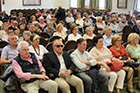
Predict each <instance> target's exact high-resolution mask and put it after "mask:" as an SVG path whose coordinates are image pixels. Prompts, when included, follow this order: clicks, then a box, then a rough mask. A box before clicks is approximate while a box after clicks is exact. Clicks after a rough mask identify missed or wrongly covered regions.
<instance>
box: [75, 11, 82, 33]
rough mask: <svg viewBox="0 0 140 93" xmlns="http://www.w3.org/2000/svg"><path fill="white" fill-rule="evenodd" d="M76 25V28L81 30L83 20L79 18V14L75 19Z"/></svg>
mask: <svg viewBox="0 0 140 93" xmlns="http://www.w3.org/2000/svg"><path fill="white" fill-rule="evenodd" d="M75 23H76V25H77V26H78V28H79V30H80V31H81V32H83V25H84V21H83V19H82V18H81V15H80V14H78V15H77V19H76V22H75Z"/></svg>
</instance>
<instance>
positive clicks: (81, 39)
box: [77, 38, 86, 45]
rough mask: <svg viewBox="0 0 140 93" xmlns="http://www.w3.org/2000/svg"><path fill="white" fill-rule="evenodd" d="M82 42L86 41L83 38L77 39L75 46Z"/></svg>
mask: <svg viewBox="0 0 140 93" xmlns="http://www.w3.org/2000/svg"><path fill="white" fill-rule="evenodd" d="M83 41H86V40H85V39H84V38H79V39H78V40H77V45H78V44H81V43H82V42H83Z"/></svg>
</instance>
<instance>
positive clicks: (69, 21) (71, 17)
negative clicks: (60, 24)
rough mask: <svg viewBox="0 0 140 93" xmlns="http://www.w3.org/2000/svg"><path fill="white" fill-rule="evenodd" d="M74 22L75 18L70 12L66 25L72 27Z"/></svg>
mask: <svg viewBox="0 0 140 93" xmlns="http://www.w3.org/2000/svg"><path fill="white" fill-rule="evenodd" d="M73 22H74V18H73V16H72V14H71V13H70V12H69V13H68V16H67V17H66V23H67V24H68V25H69V26H70V24H71V23H73Z"/></svg>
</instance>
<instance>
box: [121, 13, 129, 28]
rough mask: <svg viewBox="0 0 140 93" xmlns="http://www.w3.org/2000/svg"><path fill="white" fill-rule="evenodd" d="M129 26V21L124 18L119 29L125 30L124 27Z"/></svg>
mask: <svg viewBox="0 0 140 93" xmlns="http://www.w3.org/2000/svg"><path fill="white" fill-rule="evenodd" d="M127 25H128V22H127V20H126V17H125V16H123V17H122V21H121V22H119V27H120V28H121V29H123V27H125V26H127Z"/></svg>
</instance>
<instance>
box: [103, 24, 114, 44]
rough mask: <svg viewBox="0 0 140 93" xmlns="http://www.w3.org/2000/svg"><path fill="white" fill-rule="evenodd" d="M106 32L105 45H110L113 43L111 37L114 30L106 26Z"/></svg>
mask: <svg viewBox="0 0 140 93" xmlns="http://www.w3.org/2000/svg"><path fill="white" fill-rule="evenodd" d="M104 30H105V34H104V35H103V42H104V43H103V44H104V46H109V45H112V44H111V39H112V37H113V35H112V30H111V28H110V27H109V26H107V27H105V29H104Z"/></svg>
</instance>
